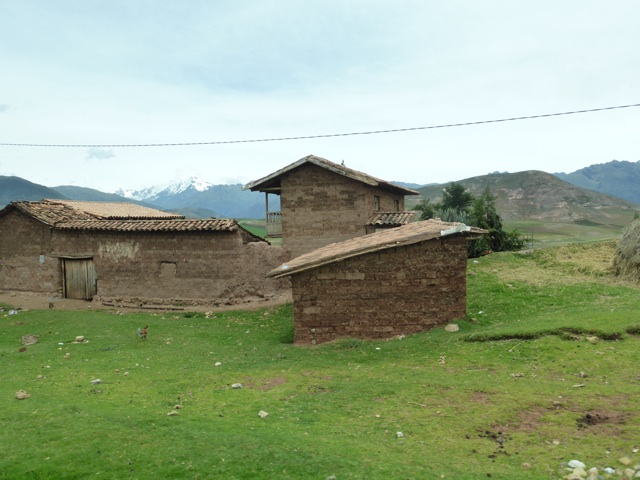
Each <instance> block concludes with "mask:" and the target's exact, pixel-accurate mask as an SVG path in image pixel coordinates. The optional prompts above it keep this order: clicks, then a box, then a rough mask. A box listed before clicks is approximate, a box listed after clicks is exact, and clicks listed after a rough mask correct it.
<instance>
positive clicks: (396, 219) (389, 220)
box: [367, 212, 417, 227]
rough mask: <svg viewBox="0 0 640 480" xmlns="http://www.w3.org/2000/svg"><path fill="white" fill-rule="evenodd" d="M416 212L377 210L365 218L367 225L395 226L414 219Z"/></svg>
mask: <svg viewBox="0 0 640 480" xmlns="http://www.w3.org/2000/svg"><path fill="white" fill-rule="evenodd" d="M416 213H417V212H378V213H376V214H374V215H372V216H371V217H369V219H368V220H367V225H374V226H380V227H397V226H399V225H407V224H408V223H411V222H413V221H414V220H415V218H416Z"/></svg>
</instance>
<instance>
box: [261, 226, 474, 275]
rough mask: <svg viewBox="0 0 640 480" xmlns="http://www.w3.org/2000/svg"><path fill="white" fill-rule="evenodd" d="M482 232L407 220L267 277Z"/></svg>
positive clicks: (289, 264) (309, 255)
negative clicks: (390, 249)
mask: <svg viewBox="0 0 640 480" xmlns="http://www.w3.org/2000/svg"><path fill="white" fill-rule="evenodd" d="M484 233H487V231H486V230H483V229H481V228H478V227H470V226H467V225H465V224H464V223H449V222H442V221H440V220H434V219H431V220H425V221H421V222H415V223H410V224H408V225H404V226H401V227H397V228H389V229H385V230H381V231H378V232H375V233H371V234H369V235H364V236H362V237H356V238H352V239H350V240H345V241H343V242H338V243H331V244H329V245H326V246H324V247H321V248H318V249H317V250H314V251H312V252H309V253H305V254H304V255H301V256H299V257H296V258H294V259H292V260H290V261H288V262H286V263H283V264H282V265H280V266H279V267H277V268H275V269H273V270H271V271H270V272H269V273H268V274H267V277H283V276H286V275H292V274H295V273H299V272H302V271H305V270H311V269H314V268H318V267H321V266H323V265H327V264H329V263H334V262H338V261H341V260H345V259H347V258H351V257H356V256H359V255H364V254H366V253H371V252H375V251H380V250H385V249H389V248H395V247H399V246H403V245H411V244H414V243H420V242H424V241H427V240H432V239H435V238H441V237H445V236H448V235H464V236H469V235H479V234H484Z"/></svg>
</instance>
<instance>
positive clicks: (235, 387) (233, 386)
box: [231, 383, 242, 390]
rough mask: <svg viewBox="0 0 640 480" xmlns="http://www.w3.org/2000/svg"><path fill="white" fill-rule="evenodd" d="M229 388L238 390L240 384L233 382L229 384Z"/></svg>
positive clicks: (240, 386)
mask: <svg viewBox="0 0 640 480" xmlns="http://www.w3.org/2000/svg"><path fill="white" fill-rule="evenodd" d="M231 388H233V389H235V390H238V389H240V388H242V384H241V383H234V384H233V385H231Z"/></svg>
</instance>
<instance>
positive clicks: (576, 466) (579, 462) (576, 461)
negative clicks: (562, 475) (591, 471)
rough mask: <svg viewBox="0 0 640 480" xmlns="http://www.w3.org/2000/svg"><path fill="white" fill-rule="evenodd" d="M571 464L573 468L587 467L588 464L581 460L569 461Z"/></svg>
mask: <svg viewBox="0 0 640 480" xmlns="http://www.w3.org/2000/svg"><path fill="white" fill-rule="evenodd" d="M569 466H570V467H571V468H578V467H580V468H586V467H587V466H586V465H585V464H584V463H582V462H581V461H580V460H571V461H570V462H569Z"/></svg>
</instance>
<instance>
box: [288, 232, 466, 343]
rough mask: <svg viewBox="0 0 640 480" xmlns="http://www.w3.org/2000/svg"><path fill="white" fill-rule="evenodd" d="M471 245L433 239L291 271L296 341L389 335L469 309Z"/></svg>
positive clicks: (433, 323)
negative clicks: (312, 267) (468, 273)
mask: <svg viewBox="0 0 640 480" xmlns="http://www.w3.org/2000/svg"><path fill="white" fill-rule="evenodd" d="M466 266H467V245H466V241H465V239H464V238H462V237H453V238H449V239H446V240H439V239H438V240H430V241H427V242H423V243H420V244H414V245H410V246H406V247H397V248H394V249H387V250H383V251H380V252H377V253H369V254H366V255H362V256H359V257H354V258H351V259H347V260H343V261H341V262H338V263H335V264H331V265H326V266H324V267H320V268H317V269H313V270H309V271H307V272H301V273H299V274H295V275H293V276H292V288H293V301H294V317H295V339H294V341H295V343H297V344H309V343H321V342H326V341H329V340H333V339H336V338H341V337H351V338H391V337H394V336H396V335H406V334H411V333H416V332H421V331H425V330H429V329H430V328H432V327H434V326H436V325H441V324H444V323H447V322H449V321H450V320H452V319H455V318H460V317H463V316H464V315H465V314H466Z"/></svg>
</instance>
